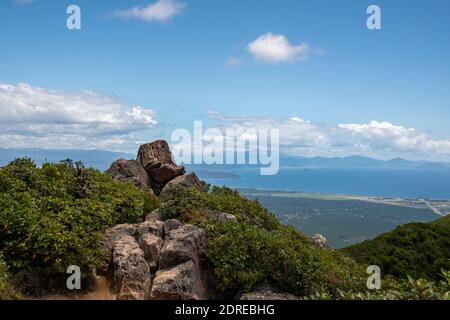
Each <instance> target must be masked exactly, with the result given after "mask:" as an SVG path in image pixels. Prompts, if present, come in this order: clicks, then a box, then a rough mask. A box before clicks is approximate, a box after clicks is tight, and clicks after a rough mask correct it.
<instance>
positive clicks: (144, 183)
mask: <svg viewBox="0 0 450 320" xmlns="http://www.w3.org/2000/svg"><path fill="white" fill-rule="evenodd" d="M106 172H108V173H110V174H111V175H112V176H113V177H114V178H115V179H117V180H119V181H122V182H131V183H132V184H134V185H135V186H136V187H138V188H141V189H143V190H147V191H148V190H149V187H150V180H149V176H148V173H147V171H145V169H144V168H143V167H142V166H141V165H140V164H139V162H137V161H135V160H125V159H120V160H117V161H115V162H113V163H112V164H111V166H110V167H109V169H108V170H107V171H106Z"/></svg>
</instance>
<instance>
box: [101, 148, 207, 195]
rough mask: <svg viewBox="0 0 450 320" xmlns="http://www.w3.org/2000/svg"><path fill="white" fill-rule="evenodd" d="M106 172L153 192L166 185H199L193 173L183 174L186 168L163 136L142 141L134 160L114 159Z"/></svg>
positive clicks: (195, 186)
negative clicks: (146, 141)
mask: <svg viewBox="0 0 450 320" xmlns="http://www.w3.org/2000/svg"><path fill="white" fill-rule="evenodd" d="M107 172H109V173H110V174H112V175H113V177H114V178H115V179H117V180H119V181H123V182H131V183H133V184H134V185H135V186H137V187H139V188H141V189H143V190H149V191H152V193H154V194H156V195H160V193H161V192H162V191H163V189H164V188H165V187H166V186H168V187H170V186H173V185H182V186H186V187H194V188H201V185H202V184H201V182H200V180H199V179H198V178H197V176H196V175H195V174H194V173H191V174H185V172H186V170H185V168H184V167H183V166H179V165H177V164H176V163H175V161H174V160H173V156H172V153H171V152H170V149H169V144H168V143H167V142H166V141H164V140H157V141H154V142H151V143H147V144H143V145H141V146H140V148H139V151H138V154H137V159H136V160H125V159H120V160H117V161H115V162H114V163H113V164H112V165H111V167H110V168H109V169H108V170H107Z"/></svg>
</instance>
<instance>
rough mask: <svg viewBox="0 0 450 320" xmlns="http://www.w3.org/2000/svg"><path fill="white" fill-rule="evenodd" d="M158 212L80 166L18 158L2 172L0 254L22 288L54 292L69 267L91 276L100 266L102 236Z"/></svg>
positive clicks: (136, 194)
mask: <svg viewBox="0 0 450 320" xmlns="http://www.w3.org/2000/svg"><path fill="white" fill-rule="evenodd" d="M154 207H155V200H154V199H152V198H150V197H149V195H147V194H146V193H144V192H143V191H140V190H138V189H137V188H135V187H134V186H132V185H131V184H123V183H119V182H116V181H114V180H113V179H112V177H110V176H109V175H108V174H104V173H101V172H99V171H97V170H95V169H90V168H89V169H87V168H84V167H83V166H82V164H80V163H73V162H72V161H64V162H61V163H59V164H50V163H46V164H44V165H43V166H42V167H37V166H36V165H35V163H34V162H33V161H32V160H30V159H26V158H24V159H17V160H15V161H13V162H11V163H10V164H9V165H7V166H6V167H3V168H1V169H0V253H1V254H2V255H3V260H4V261H5V262H7V264H8V269H9V271H10V272H11V273H12V274H14V275H15V277H16V278H20V282H21V284H25V285H26V286H29V287H39V288H41V287H42V286H43V285H44V283H43V282H45V285H48V286H49V287H51V286H52V283H51V282H49V281H50V280H51V279H55V277H54V275H55V274H59V275H63V276H64V272H65V269H66V268H67V266H69V265H72V264H75V265H78V266H80V268H81V269H82V271H84V272H85V273H88V271H90V270H92V269H93V268H95V267H96V266H98V265H99V264H100V262H101V250H100V246H99V239H100V236H101V233H102V231H104V230H105V229H106V228H108V227H110V226H113V225H115V224H118V223H124V222H127V223H130V222H135V221H138V220H139V219H141V218H142V217H143V216H144V215H145V214H146V213H148V212H149V211H150V210H152V209H153V208H154ZM2 273H3V271H2V270H0V278H2V280H0V281H4V280H3V277H4V276H2ZM46 275H48V277H46ZM63 283H64V282H63Z"/></svg>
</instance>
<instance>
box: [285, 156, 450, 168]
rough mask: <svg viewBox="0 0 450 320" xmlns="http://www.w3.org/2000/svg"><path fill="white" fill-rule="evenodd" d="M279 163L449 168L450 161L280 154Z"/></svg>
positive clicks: (306, 165)
mask: <svg viewBox="0 0 450 320" xmlns="http://www.w3.org/2000/svg"><path fill="white" fill-rule="evenodd" d="M280 164H281V166H283V167H302V168H324V167H329V168H423V169H439V168H441V169H443V168H450V163H445V162H431V161H410V160H405V159H402V158H394V159H391V160H378V159H373V158H368V157H362V156H350V157H334V158H325V157H313V158H304V157H292V156H282V157H281V159H280Z"/></svg>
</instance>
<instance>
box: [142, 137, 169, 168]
mask: <svg viewBox="0 0 450 320" xmlns="http://www.w3.org/2000/svg"><path fill="white" fill-rule="evenodd" d="M137 162H139V163H140V164H141V166H142V167H143V168H144V169H146V170H147V171H148V170H151V169H153V168H157V167H160V166H161V165H163V164H175V162H174V161H173V157H172V153H171V152H170V149H169V144H168V143H167V141H164V140H157V141H154V142H151V143H146V144H143V145H141V146H140V148H139V151H138V155H137Z"/></svg>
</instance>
